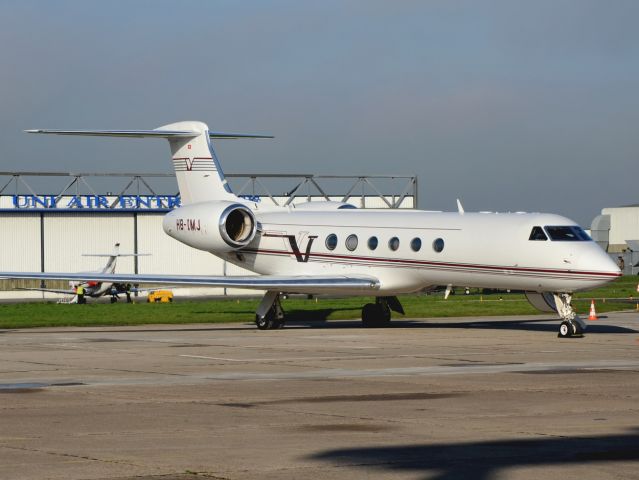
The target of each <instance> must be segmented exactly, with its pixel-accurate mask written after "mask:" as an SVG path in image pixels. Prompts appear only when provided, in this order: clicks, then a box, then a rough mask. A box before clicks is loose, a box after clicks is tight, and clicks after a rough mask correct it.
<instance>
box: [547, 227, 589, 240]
mask: <svg viewBox="0 0 639 480" xmlns="http://www.w3.org/2000/svg"><path fill="white" fill-rule="evenodd" d="M544 230H546V233H547V234H548V236H549V237H550V239H551V240H553V241H556V242H587V241H590V240H592V239H591V238H590V237H589V236H588V234H587V233H586V232H584V230H583V229H582V228H581V227H578V226H576V225H568V226H549V225H546V226H545V227H544Z"/></svg>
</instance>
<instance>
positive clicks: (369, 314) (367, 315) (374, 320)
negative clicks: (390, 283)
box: [362, 303, 390, 328]
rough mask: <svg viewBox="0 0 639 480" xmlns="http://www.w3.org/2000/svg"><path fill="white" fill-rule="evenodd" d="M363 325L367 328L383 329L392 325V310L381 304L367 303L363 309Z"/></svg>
mask: <svg viewBox="0 0 639 480" xmlns="http://www.w3.org/2000/svg"><path fill="white" fill-rule="evenodd" d="M362 324H363V325H364V327H366V328H383V327H388V326H389V325H390V309H389V308H388V307H386V308H384V305H383V304H381V303H367V304H366V305H364V308H362Z"/></svg>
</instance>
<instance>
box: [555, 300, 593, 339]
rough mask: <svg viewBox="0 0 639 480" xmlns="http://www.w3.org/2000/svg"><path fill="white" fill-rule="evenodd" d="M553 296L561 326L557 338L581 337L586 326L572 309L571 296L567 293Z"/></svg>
mask: <svg viewBox="0 0 639 480" xmlns="http://www.w3.org/2000/svg"><path fill="white" fill-rule="evenodd" d="M553 296H554V299H555V307H556V308H557V313H558V314H559V316H560V317H561V319H562V322H561V325H559V335H558V337H559V338H568V337H583V333H584V330H586V324H585V323H584V321H583V320H582V319H581V318H579V316H578V315H577V313H576V312H575V310H574V309H573V308H572V305H571V301H572V295H571V294H569V293H555V294H553Z"/></svg>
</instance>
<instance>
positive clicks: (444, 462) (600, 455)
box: [307, 428, 639, 480]
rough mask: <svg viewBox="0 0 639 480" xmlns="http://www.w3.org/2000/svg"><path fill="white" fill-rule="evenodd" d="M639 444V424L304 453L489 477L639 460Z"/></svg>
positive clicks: (345, 462)
mask: <svg viewBox="0 0 639 480" xmlns="http://www.w3.org/2000/svg"><path fill="white" fill-rule="evenodd" d="M638 445H639V428H633V429H631V430H630V432H629V433H626V434H618V435H601V436H588V437H550V438H548V437H546V438H534V439H514V440H501V441H486V442H466V443H445V444H432V445H419V444H413V445H397V446H388V447H365V448H344V449H334V450H327V451H324V452H319V453H316V454H314V455H311V456H309V457H307V459H311V460H317V461H323V462H328V463H330V464H332V465H335V466H349V467H361V468H363V469H366V470H367V471H368V473H370V472H371V471H374V470H379V471H386V472H391V473H392V472H409V471H410V472H422V473H424V474H425V475H426V476H425V477H424V478H434V479H437V480H452V479H466V478H473V479H478V480H489V479H494V478H497V477H500V476H502V475H503V470H506V469H509V468H516V467H543V466H550V465H558V466H562V465H586V464H587V465H590V464H603V463H606V462H634V461H639V448H638Z"/></svg>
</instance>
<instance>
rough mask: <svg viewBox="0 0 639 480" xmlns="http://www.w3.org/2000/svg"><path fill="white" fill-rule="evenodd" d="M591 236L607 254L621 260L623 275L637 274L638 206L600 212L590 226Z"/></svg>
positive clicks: (638, 268) (638, 266)
mask: <svg viewBox="0 0 639 480" xmlns="http://www.w3.org/2000/svg"><path fill="white" fill-rule="evenodd" d="M590 230H591V235H592V238H593V240H595V241H596V242H597V243H598V244H599V245H600V246H601V247H602V248H603V249H604V250H606V251H607V252H608V254H609V255H610V256H611V257H612V258H613V259H614V260H615V261H618V260H619V257H621V258H622V259H623V263H624V274H625V275H637V274H639V205H626V206H621V207H609V208H604V209H602V210H601V215H598V216H596V217H595V218H594V219H593V221H592V224H591V228H590Z"/></svg>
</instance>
